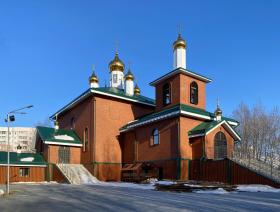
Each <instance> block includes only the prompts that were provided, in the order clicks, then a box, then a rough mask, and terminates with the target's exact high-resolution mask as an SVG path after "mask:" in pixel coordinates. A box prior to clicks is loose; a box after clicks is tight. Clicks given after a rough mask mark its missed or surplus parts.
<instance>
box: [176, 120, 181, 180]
mask: <svg viewBox="0 0 280 212" xmlns="http://www.w3.org/2000/svg"><path fill="white" fill-rule="evenodd" d="M177 127H178V129H177V130H178V138H177V139H178V158H177V179H178V180H179V179H180V177H181V146H180V116H179V118H178V122H177Z"/></svg>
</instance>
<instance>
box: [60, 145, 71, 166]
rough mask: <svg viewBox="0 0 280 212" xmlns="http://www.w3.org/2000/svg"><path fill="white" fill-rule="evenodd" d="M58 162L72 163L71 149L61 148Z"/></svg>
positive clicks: (67, 147)
mask: <svg viewBox="0 0 280 212" xmlns="http://www.w3.org/2000/svg"><path fill="white" fill-rule="evenodd" d="M58 162H59V163H70V147H69V146H60V147H59V149H58Z"/></svg>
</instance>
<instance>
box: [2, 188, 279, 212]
mask: <svg viewBox="0 0 280 212" xmlns="http://www.w3.org/2000/svg"><path fill="white" fill-rule="evenodd" d="M1 188H3V187H1ZM12 190H13V191H14V194H13V195H11V196H10V197H0V211H1V212H6V211H7V212H9V211H12V212H17V211H27V212H32V211H34V212H38V211H40V212H42V211H55V212H59V211H68V212H72V211H119V212H123V211H161V212H163V211H227V212H229V211H252V210H253V211H280V193H264V192H261V193H247V192H240V193H230V194H223V195H222V194H196V193H173V192H158V191H153V190H142V189H133V188H120V187H108V186H96V185H94V186H85V185H83V186H74V185H66V184H65V185H61V184H46V185H23V184H19V185H13V186H12Z"/></svg>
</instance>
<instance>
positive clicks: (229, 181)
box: [225, 159, 233, 184]
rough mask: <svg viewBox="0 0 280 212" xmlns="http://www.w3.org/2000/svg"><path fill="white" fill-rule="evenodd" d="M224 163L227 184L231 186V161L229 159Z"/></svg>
mask: <svg viewBox="0 0 280 212" xmlns="http://www.w3.org/2000/svg"><path fill="white" fill-rule="evenodd" d="M225 161H226V167H227V172H226V174H227V183H228V184H232V173H233V170H232V169H233V164H232V161H231V160H229V159H225Z"/></svg>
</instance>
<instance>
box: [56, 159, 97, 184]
mask: <svg viewBox="0 0 280 212" xmlns="http://www.w3.org/2000/svg"><path fill="white" fill-rule="evenodd" d="M56 166H57V167H58V169H59V170H60V171H61V173H62V174H63V175H64V177H65V178H66V179H67V181H68V182H69V183H70V184H76V185H81V184H96V183H99V180H98V179H97V178H96V177H94V176H92V175H91V173H90V172H89V171H88V170H87V169H86V168H85V167H84V166H83V165H81V164H63V163H59V164H56Z"/></svg>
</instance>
